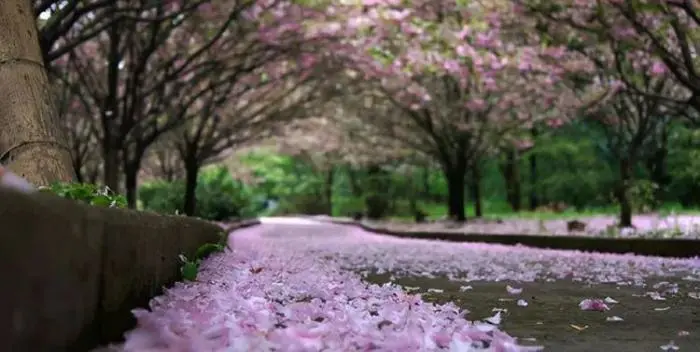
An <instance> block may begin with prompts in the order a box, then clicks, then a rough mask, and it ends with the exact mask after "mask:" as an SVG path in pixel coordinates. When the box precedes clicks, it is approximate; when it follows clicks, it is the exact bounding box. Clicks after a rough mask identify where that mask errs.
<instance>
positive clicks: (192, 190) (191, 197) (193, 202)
mask: <svg viewBox="0 0 700 352" xmlns="http://www.w3.org/2000/svg"><path fill="white" fill-rule="evenodd" d="M200 168H201V167H200V165H199V163H198V162H197V161H196V160H194V159H191V160H188V161H185V204H184V205H183V207H182V210H183V211H184V212H185V215H187V216H194V214H195V211H196V210H197V178H198V177H199V170H200Z"/></svg>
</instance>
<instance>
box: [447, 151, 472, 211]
mask: <svg viewBox="0 0 700 352" xmlns="http://www.w3.org/2000/svg"><path fill="white" fill-rule="evenodd" d="M443 164H444V165H443V172H444V175H445V179H446V180H447V214H448V216H449V217H450V218H452V219H453V220H455V221H460V222H463V221H466V220H467V217H466V214H465V211H464V206H465V199H464V190H465V187H464V180H465V178H466V173H467V166H466V161H465V160H459V161H458V162H456V163H443Z"/></svg>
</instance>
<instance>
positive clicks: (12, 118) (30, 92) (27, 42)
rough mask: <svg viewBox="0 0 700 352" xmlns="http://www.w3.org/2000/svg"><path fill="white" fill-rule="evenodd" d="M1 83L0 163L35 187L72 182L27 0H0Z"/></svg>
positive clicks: (67, 153)
mask: <svg viewBox="0 0 700 352" xmlns="http://www.w3.org/2000/svg"><path fill="white" fill-rule="evenodd" d="M0 82H1V84H0V97H2V98H1V99H0V126H2V127H1V128H0V163H2V164H4V165H5V166H6V167H7V168H8V169H10V170H12V171H13V172H14V173H16V174H18V175H19V176H21V177H23V178H25V179H26V180H27V181H29V182H31V183H32V184H34V185H36V186H45V185H49V184H51V183H54V182H72V181H73V180H74V179H75V174H74V173H73V168H72V163H71V155H70V149H69V148H68V144H67V139H66V136H65V134H64V131H63V129H62V128H61V125H60V124H59V121H58V120H57V118H56V114H55V107H54V105H53V103H52V99H51V90H50V86H49V80H48V77H47V73H46V69H45V67H44V65H43V58H42V54H41V50H40V48H39V38H38V34H37V27H36V23H35V20H34V14H33V10H32V8H31V6H30V2H29V1H27V0H3V1H1V2H0Z"/></svg>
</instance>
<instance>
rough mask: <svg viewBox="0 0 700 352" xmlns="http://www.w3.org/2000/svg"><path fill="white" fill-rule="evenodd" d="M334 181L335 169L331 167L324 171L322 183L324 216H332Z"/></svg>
mask: <svg viewBox="0 0 700 352" xmlns="http://www.w3.org/2000/svg"><path fill="white" fill-rule="evenodd" d="M334 179H335V167H333V166H331V167H330V169H329V170H328V171H326V181H325V182H324V198H325V199H326V214H327V215H329V216H333V181H334Z"/></svg>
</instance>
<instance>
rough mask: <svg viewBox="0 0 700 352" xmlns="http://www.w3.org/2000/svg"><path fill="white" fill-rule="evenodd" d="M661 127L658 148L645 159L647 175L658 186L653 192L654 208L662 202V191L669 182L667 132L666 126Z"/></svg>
mask: <svg viewBox="0 0 700 352" xmlns="http://www.w3.org/2000/svg"><path fill="white" fill-rule="evenodd" d="M663 128H664V131H663V132H662V135H661V141H660V142H661V143H660V144H659V146H658V148H657V149H656V150H655V151H654V152H653V154H652V155H651V157H649V158H648V159H647V160H646V167H647V171H648V172H649V177H650V179H651V181H652V182H654V183H655V184H656V185H657V186H658V188H657V189H656V192H655V194H654V198H655V202H654V207H656V208H658V206H660V205H661V204H663V202H664V200H665V199H664V198H665V196H664V191H665V189H666V187H667V186H668V185H669V183H670V182H671V178H670V175H669V173H668V166H667V158H668V133H667V131H666V127H665V126H664V127H663Z"/></svg>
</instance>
